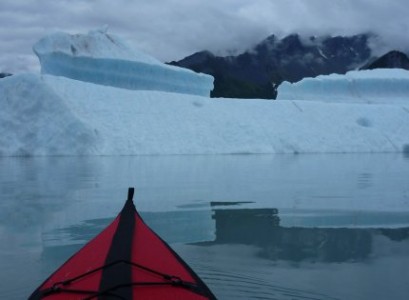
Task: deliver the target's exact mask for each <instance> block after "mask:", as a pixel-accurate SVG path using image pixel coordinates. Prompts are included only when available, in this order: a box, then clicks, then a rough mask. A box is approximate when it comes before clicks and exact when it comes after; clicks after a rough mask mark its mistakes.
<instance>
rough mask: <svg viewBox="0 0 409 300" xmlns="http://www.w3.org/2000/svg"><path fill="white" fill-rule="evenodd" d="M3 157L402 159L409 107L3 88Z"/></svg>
mask: <svg viewBox="0 0 409 300" xmlns="http://www.w3.org/2000/svg"><path fill="white" fill-rule="evenodd" d="M0 107H1V108H2V109H1V110H0V155H3V156H13V155H142V154H232V153H234V154H249V153H328V152H332V153H345V152H402V151H405V149H406V148H407V147H409V146H408V145H409V135H408V134H407V133H408V132H409V104H396V105H384V104H373V105H368V104H341V103H323V102H314V101H265V100H243V99H242V100H240V99H219V100H214V101H209V100H208V98H206V97H201V96H194V95H186V94H176V93H167V92H161V91H134V90H127V89H120V88H113V87H109V86H103V85H96V84H91V83H87V82H81V81H77V80H71V79H68V78H65V77H56V76H51V75H34V74H24V75H15V76H12V77H9V78H5V79H2V80H0Z"/></svg>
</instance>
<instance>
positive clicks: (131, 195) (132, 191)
mask: <svg viewBox="0 0 409 300" xmlns="http://www.w3.org/2000/svg"><path fill="white" fill-rule="evenodd" d="M134 193H135V188H133V187H130V188H128V199H127V201H131V202H133V195H134Z"/></svg>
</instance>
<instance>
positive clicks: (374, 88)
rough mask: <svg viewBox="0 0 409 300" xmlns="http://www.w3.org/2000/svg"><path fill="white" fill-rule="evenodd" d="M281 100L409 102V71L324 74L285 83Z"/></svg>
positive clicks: (280, 92)
mask: <svg viewBox="0 0 409 300" xmlns="http://www.w3.org/2000/svg"><path fill="white" fill-rule="evenodd" d="M277 99H278V100H312V101H325V102H341V103H348V102H360V103H389V104H391V103H401V102H404V103H405V102H406V103H407V102H408V101H409V71H407V70H403V69H375V70H365V71H350V72H348V73H347V74H345V75H339V74H331V75H321V76H317V77H315V78H305V79H303V80H301V81H299V82H296V83H289V82H283V83H282V84H281V85H280V86H279V88H278V95H277Z"/></svg>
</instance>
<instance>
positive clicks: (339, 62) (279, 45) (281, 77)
mask: <svg viewBox="0 0 409 300" xmlns="http://www.w3.org/2000/svg"><path fill="white" fill-rule="evenodd" d="M369 38H370V35H366V34H361V35H355V36H349V37H342V36H336V37H311V38H308V39H303V38H301V37H300V36H299V35H297V34H293V35H289V36H287V37H285V38H283V39H279V38H277V37H276V36H274V35H272V36H269V37H268V38H267V39H265V40H264V41H262V42H261V43H259V44H258V45H256V46H255V47H254V48H253V49H251V50H248V51H246V52H244V53H242V54H240V55H237V56H228V57H221V56H215V55H213V54H212V53H210V52H208V51H203V52H198V53H195V54H193V55H191V56H188V57H186V58H184V59H182V60H180V61H177V62H176V61H173V62H170V63H169V64H171V65H176V66H180V67H185V68H188V69H191V70H194V71H196V72H203V73H207V74H210V75H213V76H214V78H215V87H214V90H213V91H212V94H211V96H212V97H230V98H264V99H274V98H275V97H276V88H277V87H278V85H279V84H280V83H281V82H283V81H290V82H296V81H299V80H301V79H302V78H304V77H314V76H317V75H320V74H331V73H346V72H347V71H349V70H352V69H357V68H359V67H361V66H362V65H364V64H365V63H366V62H367V61H368V59H369V58H370V56H371V50H370V48H369V46H368V39H369Z"/></svg>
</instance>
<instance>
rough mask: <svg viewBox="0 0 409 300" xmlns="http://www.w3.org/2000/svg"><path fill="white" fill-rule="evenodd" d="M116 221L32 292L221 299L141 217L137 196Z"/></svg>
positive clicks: (61, 298)
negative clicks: (135, 203) (136, 202)
mask: <svg viewBox="0 0 409 300" xmlns="http://www.w3.org/2000/svg"><path fill="white" fill-rule="evenodd" d="M133 194H134V189H133V188H130V189H129V191H128V199H127V201H126V203H125V206H124V207H123V209H122V211H121V212H120V213H119V215H118V216H117V217H116V218H115V220H114V221H113V222H112V223H111V224H110V225H108V227H107V228H105V229H104V230H103V231H102V232H101V233H100V234H98V235H97V236H96V237H95V238H94V239H92V240H91V241H90V242H88V243H87V244H86V245H85V246H84V247H83V248H81V249H80V250H79V251H78V252H77V253H75V254H74V255H73V256H72V257H71V258H70V259H68V260H67V261H66V262H65V263H64V264H63V265H62V266H61V267H60V268H59V269H58V270H57V271H55V272H54V273H53V274H52V275H51V276H50V277H49V278H48V279H47V280H46V281H45V282H44V283H43V284H41V285H40V286H39V287H38V288H37V289H36V290H35V291H34V292H33V294H32V295H31V296H30V298H29V300H38V299H47V300H48V299H49V300H65V299H107V300H108V299H152V300H155V299H186V300H198V299H216V297H215V296H214V295H213V293H212V292H211V291H210V289H209V288H208V287H207V286H206V284H205V283H204V282H203V281H202V280H201V279H200V278H199V276H197V275H196V273H195V272H194V271H193V270H192V269H191V268H190V267H189V266H188V265H187V264H186V263H185V262H184V261H183V260H182V259H181V258H180V257H179V256H178V255H177V254H176V253H175V252H174V251H173V250H172V249H171V248H170V246H169V245H168V244H167V243H166V242H165V241H163V240H162V239H161V238H160V237H159V236H158V235H156V234H155V233H154V232H153V231H152V230H151V229H150V228H149V227H148V226H147V225H146V224H145V223H144V221H143V220H142V218H141V216H140V215H139V214H138V212H137V211H136V209H135V206H134V204H133V201H132V198H133Z"/></svg>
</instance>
